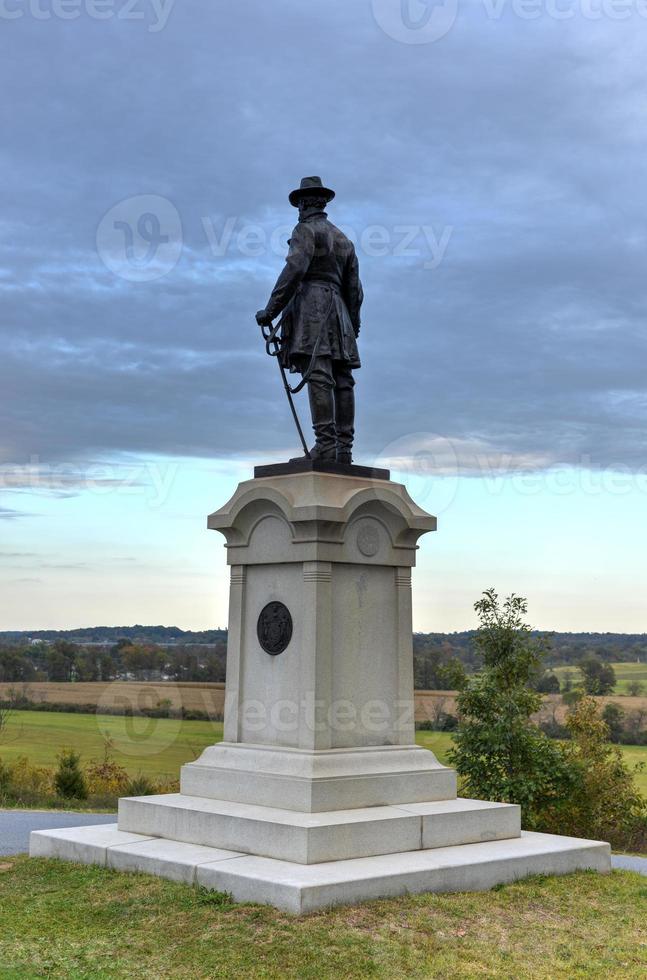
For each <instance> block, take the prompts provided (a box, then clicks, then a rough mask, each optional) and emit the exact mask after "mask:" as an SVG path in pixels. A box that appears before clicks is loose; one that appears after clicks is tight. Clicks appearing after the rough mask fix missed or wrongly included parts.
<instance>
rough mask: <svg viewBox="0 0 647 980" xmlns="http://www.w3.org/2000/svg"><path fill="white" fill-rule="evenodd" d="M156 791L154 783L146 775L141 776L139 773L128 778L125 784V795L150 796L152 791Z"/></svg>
mask: <svg viewBox="0 0 647 980" xmlns="http://www.w3.org/2000/svg"><path fill="white" fill-rule="evenodd" d="M156 792H157V787H156V786H155V784H154V783H152V782H151V781H150V779H148V777H147V776H142V774H141V773H140V774H139V775H138V776H135V777H134V778H133V779H131V780H129V782H128V783H127V785H126V792H125V795H126V796H152V795H153V793H156Z"/></svg>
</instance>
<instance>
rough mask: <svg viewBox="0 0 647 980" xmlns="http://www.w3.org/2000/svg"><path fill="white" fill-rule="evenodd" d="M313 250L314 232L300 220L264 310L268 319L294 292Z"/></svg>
mask: <svg viewBox="0 0 647 980" xmlns="http://www.w3.org/2000/svg"><path fill="white" fill-rule="evenodd" d="M314 251H315V236H314V233H313V231H312V229H311V228H309V227H308V225H306V224H305V223H303V222H302V223H300V224H298V225H297V226H296V228H295V229H294V231H293V232H292V238H291V239H290V251H289V252H288V257H287V259H286V261H285V267H284V269H283V272H282V273H281V275H280V276H279V278H278V279H277V280H276V286H275V287H274V289H273V290H272V295H271V296H270V298H269V302H268V304H267V306H266V308H265V311H264V312H265V314H266V316H267V318H268V319H269V320H270V321H271V320H273V319H274V317H276V316H278V315H279V313H281V312H282V311H283V310H284V309H285V307H286V306H287V305H288V303H289V302H290V300H291V299H292V297H293V296H294V294H295V293H296V291H297V287H298V285H299V283H300V282H301V280H302V279H303V277H304V276H305V274H306V272H307V271H308V269H309V267H310V263H311V261H312V257H313V255H314Z"/></svg>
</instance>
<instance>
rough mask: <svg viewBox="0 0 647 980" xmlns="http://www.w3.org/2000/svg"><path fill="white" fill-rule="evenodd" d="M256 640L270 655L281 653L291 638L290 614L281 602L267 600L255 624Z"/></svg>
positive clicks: (274, 655)
mask: <svg viewBox="0 0 647 980" xmlns="http://www.w3.org/2000/svg"><path fill="white" fill-rule="evenodd" d="M256 634H257V636H258V642H259V643H260V645H261V646H262V647H263V649H264V650H265V653H269V655H270V656H271V657H276V656H277V655H278V654H279V653H283V651H284V650H285V648H286V647H287V645H288V643H289V642H290V640H291V639H292V616H291V615H290V610H289V609H288V607H287V606H284V605H283V603H282V602H268V604H267V605H266V606H265V608H264V609H262V610H261V614H260V616H259V617H258V623H257V624H256Z"/></svg>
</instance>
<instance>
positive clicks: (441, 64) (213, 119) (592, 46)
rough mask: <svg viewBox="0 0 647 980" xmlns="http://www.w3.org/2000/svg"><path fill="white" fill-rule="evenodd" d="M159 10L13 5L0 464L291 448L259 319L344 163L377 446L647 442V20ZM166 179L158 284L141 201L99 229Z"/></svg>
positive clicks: (534, 453) (368, 404) (537, 448)
mask: <svg viewBox="0 0 647 980" xmlns="http://www.w3.org/2000/svg"><path fill="white" fill-rule="evenodd" d="M26 9H27V8H26ZM148 23H149V21H146V22H138V21H119V20H116V19H114V18H113V19H112V20H109V21H105V22H102V21H97V20H94V19H92V18H91V17H88V16H87V15H83V16H79V18H78V19H76V20H74V21H70V22H63V21H60V20H57V19H56V18H52V19H50V20H47V21H39V20H36V19H35V18H33V17H30V16H29V15H28V14H27V13H25V16H23V17H22V18H20V19H16V20H13V21H8V22H6V23H3V24H2V28H3V44H4V45H5V52H4V55H5V56H4V57H3V60H2V67H1V68H0V71H1V72H2V74H3V75H4V79H3V81H4V86H3V88H4V91H5V92H7V91H9V90H11V92H12V98H11V99H5V100H4V104H3V108H2V110H1V112H2V116H3V117H4V118H2V120H1V121H2V131H3V136H4V139H3V148H2V150H0V162H1V165H2V173H3V181H2V198H3V209H2V214H3V218H2V221H1V222H0V235H1V237H0V296H1V297H2V319H1V327H0V329H1V331H2V334H1V343H2V347H3V357H2V359H1V361H0V390H1V391H2V396H3V397H2V408H1V410H0V411H1V415H2V419H1V421H2V429H1V431H0V463H3V464H5V466H7V465H8V466H9V467H11V466H12V465H17V466H23V465H24V464H26V463H28V462H29V461H30V460H34V459H36V460H37V461H40V462H44V463H56V462H60V461H66V462H69V463H70V464H74V465H80V466H82V465H83V462H84V461H85V460H92V459H93V458H95V457H96V456H97V455H99V454H101V455H103V456H106V455H110V454H111V453H115V454H118V453H123V452H128V453H132V452H145V453H170V454H190V455H198V456H207V457H215V456H227V455H235V454H243V455H245V454H247V455H256V454H259V453H260V452H261V451H263V450H265V451H266V452H267V454H268V455H269V454H271V453H272V452H273V451H275V452H276V451H279V450H282V449H283V448H284V447H285V446H286V445H290V444H291V442H292V441H293V436H292V433H291V429H290V421H289V417H288V415H287V413H286V408H285V406H284V404H283V401H282V397H283V396H282V394H281V391H280V387H279V383H278V379H277V377H276V376H275V370H276V369H275V367H274V365H272V364H271V363H269V362H268V361H267V359H266V358H265V357H264V354H263V352H262V347H261V345H260V343H259V336H258V331H257V328H256V327H255V324H254V321H253V314H254V312H255V310H256V309H257V308H258V307H260V306H262V305H263V304H264V303H265V300H266V298H267V295H268V290H269V288H270V287H271V285H272V283H273V281H274V278H275V276H276V274H277V273H278V271H279V269H280V266H281V255H282V254H283V252H284V249H285V240H286V238H287V237H288V233H289V225H290V223H291V222H293V220H294V217H295V213H294V212H293V211H292V209H291V208H290V207H289V205H288V204H287V201H286V194H287V191H288V190H289V189H290V188H291V187H292V186H293V185H294V183H295V182H296V181H297V180H298V179H299V178H300V177H301V176H302V175H303V174H307V173H319V172H320V173H321V174H322V176H323V177H324V179H326V180H327V181H329V182H331V183H332V184H333V186H335V187H336V188H337V191H338V197H337V200H336V201H335V202H334V204H333V205H331V207H330V214H331V217H332V219H333V220H334V221H335V222H336V223H338V224H340V225H342V226H343V227H346V228H348V230H349V232H352V233H353V235H354V237H355V238H356V239H357V240H358V246H359V254H360V260H361V264H362V274H363V278H364V281H365V287H366V293H367V301H366V307H365V311H364V316H363V321H364V327H363V331H362V335H361V338H360V340H361V342H362V355H363V359H364V368H363V369H362V371H361V372H360V375H359V378H358V380H359V382H360V383H359V389H358V390H359V399H360V400H359V405H360V418H359V432H360V438H359V447H358V449H359V453H360V454H361V455H363V456H364V457H365V458H374V457H376V456H378V455H379V454H381V453H384V452H386V455H387V456H389V455H394V456H396V457H399V456H401V455H403V454H404V455H405V456H406V455H407V453H415V452H416V451H417V450H420V448H421V447H422V448H424V446H425V445H426V444H434V445H437V442H436V443H435V442H434V439H437V437H441V438H442V439H444V440H448V441H449V445H450V446H451V452H450V457H451V456H452V454H453V456H454V457H456V458H457V459H458V462H459V463H460V464H461V465H462V466H463V468H464V469H466V471H468V472H470V471H473V470H478V467H479V465H480V464H479V463H478V460H479V459H480V460H483V459H485V460H486V461H488V460H489V461H492V460H494V461H495V463H496V460H498V459H504V460H507V461H508V462H507V463H506V464H505V465H509V466H515V465H518V466H521V467H533V466H535V467H542V466H546V465H551V464H552V463H555V462H575V463H581V464H583V465H591V466H594V467H602V466H609V465H615V466H617V465H626V466H629V467H631V468H633V469H637V468H639V467H641V466H642V465H643V464H644V463H645V422H646V415H647V412H646V409H647V394H646V392H645V380H644V379H645V362H646V356H647V340H646V331H645V308H646V301H647V277H646V276H645V244H646V242H647V229H646V227H645V214H646V208H645V205H646V203H647V201H646V196H647V195H646V191H645V185H644V180H643V172H644V159H645V149H646V146H645V143H646V142H647V141H646V137H645V116H644V96H645V86H646V82H647V60H646V59H645V57H644V55H645V50H646V48H647V22H646V21H644V20H642V19H637V20H635V22H634V20H631V21H627V22H620V23H618V22H613V21H608V20H607V21H603V22H602V23H598V22H597V21H596V22H593V21H591V20H587V19H585V18H582V17H581V16H580V17H578V16H576V17H574V18H573V19H571V20H568V21H561V22H556V21H555V20H552V19H551V18H550V17H549V16H548V15H544V16H543V17H540V18H539V19H537V20H532V21H527V20H522V19H519V18H518V17H514V16H505V17H502V18H501V19H499V20H492V19H488V18H487V17H486V15H485V13H484V10H483V7H482V6H481V5H472V6H470V7H469V8H468V7H464V8H463V7H462V8H461V9H460V11H459V16H458V18H457V20H456V23H455V25H454V27H453V28H452V29H451V31H449V33H448V34H447V35H446V36H445V37H443V38H441V39H440V40H438V41H436V42H435V43H433V44H428V45H408V44H402V43H397V42H396V41H394V40H393V39H392V38H390V37H388V36H387V35H385V34H384V33H383V32H382V31H381V30H380V29H379V28H378V26H377V24H376V22H375V20H374V19H373V17H372V15H371V5H370V3H357V4H349V3H347V2H346V0H343V2H342V0H337V2H334V3H329V4H326V5H322V6H321V7H319V8H316V9H315V8H314V7H313V5H306V4H303V3H297V2H286V0H283V2H275V3H272V4H267V3H262V2H260V0H246V2H245V0H241V2H239V3H237V4H235V5H234V4H228V3H217V4H204V3H197V2H190V0H177V2H176V3H175V5H174V6H173V9H172V10H171V11H170V15H169V17H168V22H167V23H166V26H165V27H164V29H163V30H159V31H157V32H151V31H149V30H148V29H147V25H148ZM142 195H155V196H156V197H157V198H162V199H163V201H166V202H170V204H169V205H168V208H167V210H164V205H163V206H162V211H160V212H159V213H157V212H156V210H155V207H153V208H152V211H153V216H154V217H156V218H157V219H159V220H160V227H159V228H156V227H155V226H153V225H150V224H146V223H144V225H143V226H142V230H143V234H144V239H145V238H146V236H149V237H150V239H151V241H152V242H153V243H155V242H157V241H158V239H159V236H160V235H161V236H163V235H165V234H167V235H168V238H169V241H168V242H167V243H165V244H164V245H163V247H161V248H160V249H159V252H158V253H157V254H156V256H155V259H154V262H153V265H152V266H150V268H152V269H154V268H155V264H154V263H155V262H160V263H161V269H160V271H164V270H165V265H164V263H166V264H167V265H168V267H169V271H167V272H166V274H165V275H162V276H161V277H159V278H154V279H152V280H151V281H133V279H132V278H124V277H123V276H122V275H120V274H119V271H117V273H115V272H114V271H111V268H113V267H114V266H115V262H116V263H117V265H116V267H117V269H118V270H119V268H120V267H119V254H118V253H119V247H120V241H122V239H120V238H119V236H120V235H122V236H124V235H126V234H127V233H128V229H127V228H123V230H122V231H119V232H118V233H117V237H116V238H115V237H114V236H113V237H111V232H110V229H111V228H113V225H114V220H117V221H118V220H120V219H119V214H122V212H123V209H124V208H125V212H124V213H125V214H126V217H127V218H128V220H127V221H126V224H128V223H129V221H130V230H131V233H132V232H137V217H138V212H137V202H136V201H135V203H134V204H133V205H132V207H131V210H130V211H128V207H129V205H128V204H126V205H122V206H121V207H122V212H118V211H116V212H115V213H114V215H113V214H110V215H109V216H108V218H107V219H106V220H105V221H104V222H103V224H102V219H103V218H104V215H106V213H108V212H111V209H113V208H115V206H117V205H119V202H121V201H123V200H124V199H130V198H139V197H140V196H142ZM129 216H130V217H129ZM122 217H123V214H122ZM113 219H114V220H113ZM131 219H132V220H131ZM373 225H375V226H379V227H378V229H377V231H375V229H374V231H373V232H371V231H370V227H369V226H373ZM250 226H259V227H257V228H255V229H254V228H250ZM282 226H285V228H282ZM106 228H107V229H108V231H107V232H106V231H105V229H106ZM97 229H99V236H98V241H99V247H98V248H97ZM272 236H274V238H273V239H272ZM123 241H125V239H123ZM178 243H179V246H181V247H178V248H176V245H178ZM144 245H145V241H144ZM124 247H125V246H124ZM122 260H123V256H122ZM176 260H177V261H176ZM134 268H135V271H134V273H133V275H134V276H137V275H139V272H138V270H137V268H136V263H135V267H134ZM121 269H122V271H123V270H125V271H126V274H127V276H128V275H130V274H131V272H132V269H131V268H130V266H129V264H128V262H127V261H125V260H123V261H122V264H121ZM144 274H146V268H144ZM303 407H304V411H305V405H304V406H303ZM447 465H448V466H449V467H450V468H451V460H450V461H449V463H448V464H447ZM12 514H13V512H12V511H0V519H2V518H5V517H11V516H12Z"/></svg>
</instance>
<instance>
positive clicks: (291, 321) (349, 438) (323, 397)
mask: <svg viewBox="0 0 647 980" xmlns="http://www.w3.org/2000/svg"><path fill="white" fill-rule="evenodd" d="M334 196H335V192H334V191H331V190H330V189H329V188H327V187H324V186H323V184H322V182H321V178H320V177H304V178H303V180H302V181H301V186H300V187H299V188H297V189H296V190H294V191H292V193H291V194H290V204H292V205H293V206H294V207H296V208H298V209H299V222H298V224H297V225H296V227H295V229H294V231H293V232H292V237H291V238H290V240H289V242H288V244H289V246H290V250H289V252H288V257H287V260H286V263H285V268H284V269H283V271H282V273H281V275H280V276H279V278H278V280H277V282H276V285H275V287H274V289H273V290H272V295H271V296H270V299H269V302H268V304H267V306H266V308H265V309H264V310H259V312H258V313H257V314H256V321H257V323H258V324H259V325H260V326H265V327H267V326H271V323H272V320H273V319H274V318H275V317H277V316H278V315H279V314H280V313H282V314H283V315H282V317H281V321H280V330H281V352H280V355H279V356H280V358H281V361H282V364H283V367H285V368H289V370H290V371H297V372H299V373H300V374H301V375H302V378H303V379H304V380H305V381H306V382H307V385H308V395H309V399H310V412H311V415H312V427H313V429H314V433H315V444H314V448H313V449H312V450H311V451H310V456H311V458H312V459H315V460H330V461H336V462H337V463H351V462H352V460H353V438H354V434H355V428H354V426H355V393H354V390H353V389H354V385H355V379H354V378H353V369H354V368H358V367H360V359H359V353H358V350H357V336H358V334H359V328H360V307H361V305H362V299H363V291H362V284H361V282H360V279H359V263H358V261H357V255H356V254H355V248H354V246H353V243H352V242H351V241H350V240H349V239H348V238H347V237H346V235H344V233H343V232H341V231H340V230H339V228H336V227H335V225H333V224H332V222H330V221H329V220H328V216H327V214H326V212H325V210H324V209H325V207H326V204H327V203H328V202H329V201H332V199H333V197H334Z"/></svg>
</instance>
